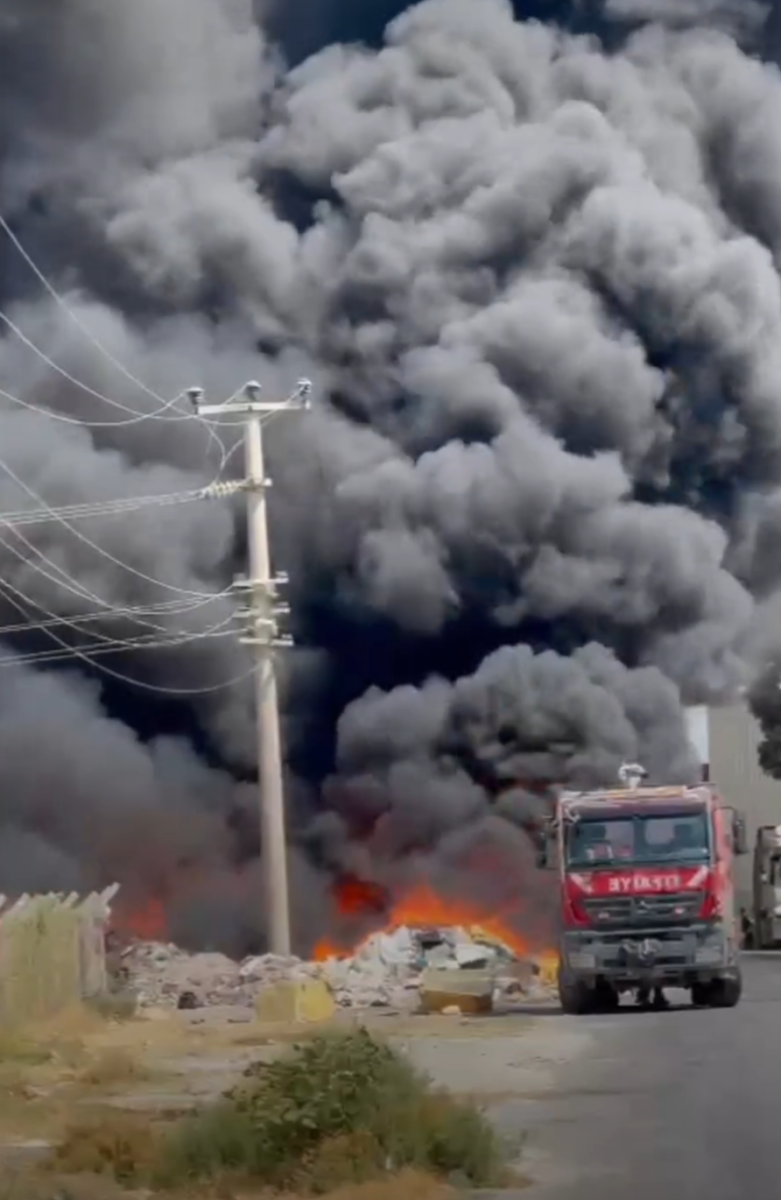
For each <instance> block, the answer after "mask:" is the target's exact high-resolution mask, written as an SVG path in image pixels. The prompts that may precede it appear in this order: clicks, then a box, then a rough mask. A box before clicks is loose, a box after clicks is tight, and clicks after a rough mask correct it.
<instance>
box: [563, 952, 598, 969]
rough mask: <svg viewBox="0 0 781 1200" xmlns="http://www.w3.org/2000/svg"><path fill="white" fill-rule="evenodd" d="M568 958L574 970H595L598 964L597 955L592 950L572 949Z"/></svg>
mask: <svg viewBox="0 0 781 1200" xmlns="http://www.w3.org/2000/svg"><path fill="white" fill-rule="evenodd" d="M567 958H568V961H569V966H570V967H571V968H572V970H573V971H593V970H594V969H595V967H596V965H597V956H596V954H594V952H593V951H592V950H570V952H569V954H568V955H567Z"/></svg>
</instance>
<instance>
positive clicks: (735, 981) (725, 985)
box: [711, 972, 743, 1008]
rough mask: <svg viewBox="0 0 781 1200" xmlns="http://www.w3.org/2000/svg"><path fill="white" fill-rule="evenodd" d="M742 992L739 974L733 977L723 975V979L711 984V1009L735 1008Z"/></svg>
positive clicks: (741, 981)
mask: <svg viewBox="0 0 781 1200" xmlns="http://www.w3.org/2000/svg"><path fill="white" fill-rule="evenodd" d="M742 992H743V980H742V978H741V976H740V972H738V973H736V974H735V975H725V976H724V978H723V979H717V980H715V982H714V984H713V997H712V999H711V1005H712V1007H713V1008H735V1007H736V1006H737V1004H739V1002H740V997H741V995H742Z"/></svg>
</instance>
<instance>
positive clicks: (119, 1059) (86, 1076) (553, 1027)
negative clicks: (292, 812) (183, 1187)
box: [0, 1010, 584, 1200]
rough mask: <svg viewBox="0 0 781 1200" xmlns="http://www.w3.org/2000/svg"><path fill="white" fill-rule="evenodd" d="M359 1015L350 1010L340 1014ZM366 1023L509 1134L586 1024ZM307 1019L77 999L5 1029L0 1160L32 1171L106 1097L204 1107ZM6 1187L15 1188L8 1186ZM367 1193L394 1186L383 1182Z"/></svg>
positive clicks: (424, 1187)
mask: <svg viewBox="0 0 781 1200" xmlns="http://www.w3.org/2000/svg"><path fill="white" fill-rule="evenodd" d="M356 1023H357V1022H356V1018H355V1017H354V1016H350V1015H347V1014H345V1015H340V1017H339V1018H338V1019H337V1021H336V1022H335V1026H336V1027H338V1028H349V1027H350V1026H351V1025H354V1024H356ZM361 1023H362V1024H365V1025H367V1026H369V1027H370V1028H371V1029H372V1030H376V1031H377V1032H380V1033H382V1034H383V1035H385V1036H387V1037H388V1038H389V1039H390V1040H391V1041H392V1043H393V1044H394V1045H396V1046H397V1047H398V1048H400V1049H402V1050H403V1051H404V1052H405V1053H407V1054H408V1055H409V1056H410V1058H411V1060H412V1061H413V1062H414V1063H415V1065H416V1066H418V1067H419V1068H420V1069H422V1070H424V1071H425V1072H426V1073H427V1074H429V1075H430V1076H431V1077H432V1079H433V1080H434V1081H435V1082H436V1083H438V1084H440V1085H442V1086H444V1087H447V1088H449V1089H450V1090H452V1091H454V1092H456V1093H459V1094H464V1095H470V1096H472V1097H474V1098H475V1099H477V1100H478V1101H479V1102H480V1103H481V1104H483V1105H484V1106H485V1107H486V1109H487V1110H488V1111H489V1112H490V1114H491V1115H492V1116H493V1118H494V1119H495V1121H496V1122H497V1124H498V1125H499V1126H500V1128H502V1129H503V1130H504V1131H506V1132H507V1133H509V1134H511V1135H512V1136H513V1137H516V1136H518V1135H521V1136H522V1133H523V1131H522V1130H519V1129H515V1128H514V1127H513V1113H514V1112H516V1111H517V1105H516V1102H517V1101H518V1100H524V1099H525V1100H528V1099H529V1098H530V1097H532V1096H534V1095H536V1094H540V1093H544V1092H545V1091H546V1089H547V1088H549V1087H550V1086H552V1078H553V1074H554V1072H555V1070H556V1068H557V1066H558V1065H559V1064H560V1063H561V1062H562V1061H568V1060H571V1059H572V1058H573V1057H577V1056H579V1054H580V1053H581V1052H582V1050H583V1049H584V1044H583V1038H582V1036H581V1035H578V1034H577V1033H573V1032H572V1031H564V1030H562V1028H561V1026H560V1025H559V1022H558V1021H556V1020H555V1019H554V1020H551V1019H550V1014H546V1013H521V1014H517V1013H516V1014H508V1015H495V1016H491V1017H481V1018H467V1017H458V1016H449V1017H444V1016H442V1017H440V1016H424V1017H407V1018H401V1017H398V1016H392V1015H384V1014H382V1013H376V1014H374V1013H372V1014H368V1015H367V1014H364V1015H363V1016H362V1018H361ZM318 1028H322V1027H318ZM310 1030H311V1027H310V1029H306V1028H302V1027H279V1026H262V1025H260V1024H258V1023H257V1022H255V1021H254V1020H251V1019H247V1016H246V1014H245V1015H243V1016H242V1015H241V1014H236V1013H235V1012H220V1011H214V1010H211V1011H209V1010H202V1011H200V1012H199V1011H197V1010H196V1011H195V1012H189V1013H188V1012H175V1013H171V1012H165V1013H163V1012H160V1013H154V1012H153V1013H149V1014H147V1015H146V1017H145V1018H143V1019H135V1020H132V1021H125V1022H109V1021H106V1020H104V1019H101V1018H100V1017H98V1016H95V1015H92V1014H88V1013H85V1012H83V1011H78V1012H74V1013H70V1014H68V1015H66V1016H65V1017H63V1018H61V1019H60V1020H59V1021H57V1022H54V1023H52V1024H50V1025H43V1026H38V1027H36V1028H31V1029H27V1030H20V1031H17V1032H14V1033H7V1034H4V1035H0V1171H3V1172H5V1173H6V1174H8V1173H10V1174H11V1175H13V1174H16V1173H18V1172H20V1171H26V1170H27V1169H28V1167H29V1165H30V1164H31V1163H33V1162H34V1161H35V1160H36V1159H37V1158H40V1157H43V1156H45V1155H46V1154H47V1153H48V1152H49V1150H50V1148H51V1146H52V1145H53V1144H56V1143H57V1142H58V1141H59V1140H60V1139H61V1138H62V1136H63V1134H64V1133H65V1131H66V1130H67V1129H68V1128H69V1127H71V1126H72V1125H73V1124H74V1122H79V1121H81V1120H84V1121H88V1120H91V1119H95V1118H96V1117H97V1116H98V1115H99V1114H100V1113H105V1112H106V1111H107V1110H108V1109H111V1110H113V1111H114V1112H117V1111H119V1112H123V1111H124V1112H129V1113H143V1114H144V1115H145V1116H146V1115H147V1114H148V1116H149V1119H150V1120H151V1121H155V1120H156V1119H158V1118H161V1119H162V1118H169V1117H172V1116H176V1115H180V1114H183V1113H186V1112H188V1111H192V1110H194V1109H197V1108H198V1107H200V1106H202V1105H204V1104H207V1103H209V1102H211V1101H213V1100H214V1099H216V1098H217V1097H218V1096H219V1095H220V1094H221V1093H222V1092H224V1091H225V1089H226V1088H228V1087H230V1086H231V1085H232V1084H233V1083H234V1082H235V1081H236V1080H237V1079H238V1078H239V1077H240V1076H241V1073H242V1072H243V1071H244V1070H245V1068H246V1067H248V1066H249V1065H250V1064H251V1063H252V1062H256V1061H259V1060H260V1061H263V1060H265V1061H268V1060H270V1059H271V1058H273V1057H275V1056H276V1055H279V1054H280V1053H283V1052H284V1051H285V1049H286V1047H287V1046H289V1045H290V1044H291V1043H292V1042H295V1041H296V1040H301V1038H302V1037H306V1036H307V1034H308V1033H309V1032H310ZM433 1186H434V1185H432V1184H431V1183H430V1182H429V1181H425V1182H422V1181H416V1185H415V1188H412V1187H411V1186H410V1187H409V1188H407V1189H406V1190H405V1193H404V1195H405V1200H406V1197H407V1196H409V1197H410V1200H417V1196H418V1195H419V1196H420V1200H439V1197H440V1196H443V1195H446V1194H447V1192H446V1191H445V1192H444V1193H443V1192H442V1189H441V1188H439V1187H438V1186H437V1187H436V1189H435V1191H433V1192H432V1190H431V1189H432V1187H433ZM7 1193H8V1200H16V1196H15V1195H14V1192H13V1190H8V1189H7ZM27 1194H28V1193H27ZM27 1194H25V1200H27ZM399 1195H401V1193H399ZM3 1200H6V1195H5V1194H4V1195H3ZM20 1200H21V1197H20ZM31 1200H32V1198H31ZM96 1200H97V1197H96ZM100 1200H109V1198H108V1197H106V1196H104V1195H102V1196H101V1197H100ZM348 1200H349V1198H348ZM355 1200H362V1197H358V1196H356V1197H355ZM366 1200H394V1197H393V1196H392V1195H391V1194H390V1193H384V1192H382V1191H381V1190H380V1191H376V1194H372V1195H371V1196H367V1197H366Z"/></svg>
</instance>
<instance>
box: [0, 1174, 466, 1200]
mask: <svg viewBox="0 0 781 1200" xmlns="http://www.w3.org/2000/svg"><path fill="white" fill-rule="evenodd" d="M138 1196H139V1193H138V1192H136V1193H133V1192H128V1191H127V1189H125V1188H123V1187H122V1186H121V1185H120V1184H118V1183H115V1182H113V1181H112V1180H110V1179H108V1178H107V1177H106V1176H105V1175H53V1174H52V1175H47V1176H45V1177H44V1176H41V1175H35V1174H34V1173H30V1172H24V1173H18V1174H16V1175H13V1174H7V1175H6V1176H5V1177H2V1178H0V1200H53V1197H57V1198H58V1200H137V1198H138ZM457 1197H458V1192H456V1191H455V1190H454V1189H453V1188H451V1187H448V1186H447V1184H444V1183H442V1182H441V1181H440V1180H437V1179H433V1178H432V1177H431V1176H429V1175H425V1174H421V1173H420V1172H418V1171H402V1172H400V1173H399V1174H398V1175H396V1176H391V1177H389V1178H387V1179H383V1180H373V1181H371V1182H367V1183H360V1184H349V1185H347V1186H346V1187H340V1188H337V1189H336V1191H333V1192H330V1193H328V1194H327V1195H326V1196H324V1197H321V1198H320V1200H457ZM160 1200H311V1197H309V1196H307V1195H306V1194H305V1193H292V1192H288V1193H285V1194H284V1195H280V1194H279V1193H278V1192H268V1191H266V1190H260V1191H258V1190H253V1189H252V1188H248V1185H247V1183H246V1181H236V1182H234V1183H232V1182H231V1181H230V1180H229V1179H223V1180H221V1181H220V1183H219V1184H217V1185H208V1186H206V1187H193V1186H191V1185H188V1187H187V1189H186V1190H185V1191H182V1192H168V1193H166V1194H165V1196H164V1197H163V1195H162V1194H160Z"/></svg>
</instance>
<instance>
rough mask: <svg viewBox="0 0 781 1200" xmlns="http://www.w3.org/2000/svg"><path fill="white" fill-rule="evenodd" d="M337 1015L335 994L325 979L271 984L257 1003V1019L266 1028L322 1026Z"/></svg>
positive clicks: (260, 993) (262, 991)
mask: <svg viewBox="0 0 781 1200" xmlns="http://www.w3.org/2000/svg"><path fill="white" fill-rule="evenodd" d="M335 1013H336V1002H335V1000H334V998H333V994H332V992H331V989H330V988H329V987H328V985H327V984H326V983H324V981H323V980H322V979H303V980H300V981H299V982H297V983H275V984H272V985H271V986H269V987H266V988H263V989H262V990H261V991H260V992H259V994H258V997H257V1000H256V1002H255V1015H256V1016H257V1018H258V1020H259V1021H262V1022H263V1023H264V1024H280V1025H295V1024H302V1025H314V1024H322V1023H323V1022H324V1021H330V1020H331V1018H332V1017H333V1016H334V1015H335Z"/></svg>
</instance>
